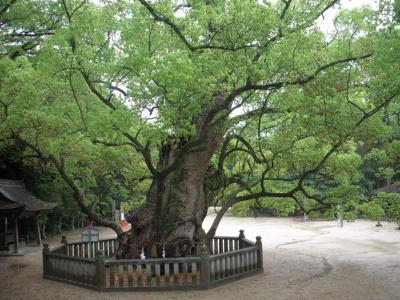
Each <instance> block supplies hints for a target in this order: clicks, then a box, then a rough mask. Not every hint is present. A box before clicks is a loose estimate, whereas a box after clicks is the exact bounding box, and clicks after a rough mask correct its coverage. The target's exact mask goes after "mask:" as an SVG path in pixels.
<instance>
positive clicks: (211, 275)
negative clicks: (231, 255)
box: [210, 260, 215, 282]
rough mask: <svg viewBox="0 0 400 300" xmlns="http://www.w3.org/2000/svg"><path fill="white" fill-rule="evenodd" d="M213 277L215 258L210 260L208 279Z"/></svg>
mask: <svg viewBox="0 0 400 300" xmlns="http://www.w3.org/2000/svg"><path fill="white" fill-rule="evenodd" d="M214 279H215V260H212V261H210V281H211V282H212V281H214Z"/></svg>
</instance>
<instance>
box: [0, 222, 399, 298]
mask: <svg viewBox="0 0 400 300" xmlns="http://www.w3.org/2000/svg"><path fill="white" fill-rule="evenodd" d="M211 221H212V219H211V218H207V219H206V220H205V227H207V226H210V224H211ZM383 225H384V227H382V228H376V227H375V226H374V223H373V222H368V221H356V222H353V223H345V226H344V228H339V227H338V226H337V224H336V222H327V221H323V222H308V223H303V222H301V221H300V220H296V219H286V218H282V219H280V218H278V219H276V218H274V219H271V218H257V219H253V218H243V219H239V218H232V217H226V218H225V219H224V220H223V222H222V223H221V226H220V228H219V231H218V234H220V235H237V234H238V232H239V229H244V230H245V234H246V237H247V238H249V239H251V240H253V239H255V236H256V235H260V236H261V237H262V241H263V249H264V268H265V272H264V273H263V274H261V275H257V276H254V277H251V278H246V279H243V280H240V281H237V282H234V283H230V284H227V285H225V286H221V287H219V288H215V289H212V290H208V291H190V292H163V293H154V292H153V293H149V292H147V293H146V292H140V293H98V292H94V291H91V290H87V289H84V288H80V287H76V286H73V285H68V284H63V283H58V282H53V281H50V280H44V279H42V277H41V268H42V266H41V253H40V249H38V248H36V249H33V250H31V251H30V252H29V253H27V254H26V255H25V256H23V257H7V258H5V257H0V299H1V300H3V299H4V300H5V299H57V300H62V299H68V300H72V299H79V300H83V299H89V300H90V299H146V300H150V299H161V300H162V299H165V300H167V299H168V300H171V299H224V300H227V299H235V300H236V299H246V300H252V299H272V300H275V299H318V300H320V299H321V300H322V299H323V300H325V299H326V300H329V299H335V300H336V299H341V300H343V299H352V300H357V299H360V300H361V299H362V300H368V299H379V300H400V231H398V230H395V225H394V224H387V223H384V224H383ZM108 236H112V232H111V231H109V230H106V229H103V230H102V231H101V237H102V238H105V237H108ZM67 237H68V239H69V240H75V239H79V233H74V234H69V235H68V236H67ZM55 243H56V241H53V244H55Z"/></svg>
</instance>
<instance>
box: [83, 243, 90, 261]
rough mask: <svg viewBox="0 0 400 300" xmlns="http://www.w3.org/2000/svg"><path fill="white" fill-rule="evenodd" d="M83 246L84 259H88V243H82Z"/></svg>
mask: <svg viewBox="0 0 400 300" xmlns="http://www.w3.org/2000/svg"><path fill="white" fill-rule="evenodd" d="M83 246H84V247H85V254H84V257H85V258H89V243H84V244H83Z"/></svg>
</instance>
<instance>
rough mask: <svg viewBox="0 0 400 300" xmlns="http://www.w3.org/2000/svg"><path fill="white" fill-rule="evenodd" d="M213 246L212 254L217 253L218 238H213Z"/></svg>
mask: <svg viewBox="0 0 400 300" xmlns="http://www.w3.org/2000/svg"><path fill="white" fill-rule="evenodd" d="M213 241H214V248H213V254H218V253H219V252H218V240H217V239H214V240H213Z"/></svg>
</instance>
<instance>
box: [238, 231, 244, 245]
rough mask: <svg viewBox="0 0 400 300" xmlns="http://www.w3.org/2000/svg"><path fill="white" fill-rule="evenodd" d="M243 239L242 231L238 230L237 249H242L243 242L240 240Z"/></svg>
mask: <svg viewBox="0 0 400 300" xmlns="http://www.w3.org/2000/svg"><path fill="white" fill-rule="evenodd" d="M244 238H245V236H244V230H243V229H240V230H239V249H242V248H243V241H242V239H244Z"/></svg>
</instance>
